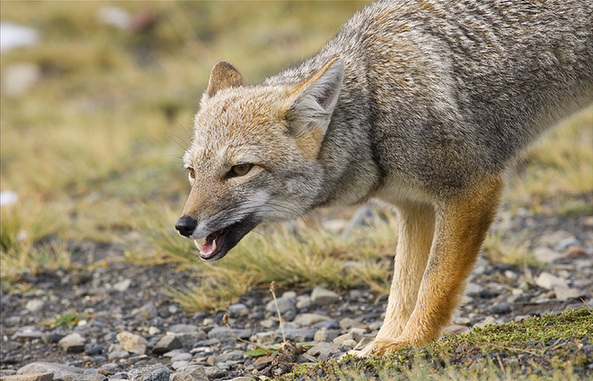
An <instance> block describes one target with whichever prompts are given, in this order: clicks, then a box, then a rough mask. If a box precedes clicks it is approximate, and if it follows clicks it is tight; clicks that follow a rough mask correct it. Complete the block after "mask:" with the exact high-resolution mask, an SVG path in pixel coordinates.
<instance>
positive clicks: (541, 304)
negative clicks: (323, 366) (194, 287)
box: [0, 213, 593, 381]
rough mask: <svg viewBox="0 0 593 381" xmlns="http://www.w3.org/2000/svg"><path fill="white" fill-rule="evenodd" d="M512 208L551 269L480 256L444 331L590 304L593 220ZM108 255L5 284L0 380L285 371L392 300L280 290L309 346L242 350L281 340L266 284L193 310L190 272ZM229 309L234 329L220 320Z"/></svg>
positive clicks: (342, 340)
mask: <svg viewBox="0 0 593 381" xmlns="http://www.w3.org/2000/svg"><path fill="white" fill-rule="evenodd" d="M521 214H525V215H523V216H521ZM506 217H507V216H506V215H505V213H501V218H499V221H498V222H497V224H496V225H495V227H494V231H497V230H501V231H509V232H512V237H515V239H516V238H517V237H521V239H522V240H525V241H526V242H529V244H530V245H529V247H530V250H532V251H533V252H534V253H535V256H536V258H537V260H538V261H540V262H541V263H543V264H544V266H537V267H534V266H527V265H525V266H520V267H517V266H511V265H502V264H496V263H490V262H489V261H488V260H486V259H485V257H484V256H481V257H480V259H479V261H478V263H477V266H476V268H475V270H474V272H473V275H472V276H471V278H470V282H469V284H468V287H467V292H466V296H465V298H464V300H463V303H462V305H461V307H460V308H459V311H458V312H457V313H456V314H455V316H454V319H453V325H452V326H451V327H449V329H448V330H449V331H452V332H464V331H467V330H469V329H471V328H472V327H474V326H481V325H484V324H492V323H502V322H508V321H513V320H520V319H523V318H526V317H530V316H533V315H539V314H543V313H558V312H561V311H563V310H565V309H567V308H571V307H581V306H583V302H584V303H586V304H588V305H591V302H592V300H593V299H592V298H593V291H592V290H593V217H591V216H580V217H570V218H568V217H567V218H560V217H542V216H537V215H527V213H519V216H516V215H515V216H513V217H512V218H506ZM506 236H511V235H510V234H507V235H505V237H506ZM505 240H506V238H503V243H504V242H505ZM80 250H81V251H83V252H84V251H85V250H99V251H101V252H102V254H104V256H107V257H108V259H109V258H112V257H113V256H118V255H121V253H120V251H119V250H118V249H117V248H116V247H109V246H107V247H101V248H97V247H86V248H84V247H83V248H81V249H80ZM118 253H119V254H118ZM230 256H232V253H231V254H230ZM108 263H110V264H109V265H108V266H106V267H99V268H97V269H95V270H92V271H84V270H74V271H71V272H67V271H56V272H54V273H47V274H39V275H36V276H32V275H27V276H24V277H22V278H21V279H20V280H18V281H17V282H14V283H11V284H10V292H5V290H3V291H2V294H1V307H2V319H1V326H0V329H1V334H2V341H1V344H2V349H1V356H2V357H1V369H0V374H1V376H2V377H3V379H5V380H7V381H10V380H12V381H25V380H29V381H31V380H32V381H51V380H52V379H53V380H60V379H62V380H68V381H73V380H83V381H94V380H105V378H109V379H110V380H116V379H134V380H137V379H142V380H158V381H160V380H162V381H167V380H169V379H171V380H172V381H180V380H184V381H185V380H187V381H200V380H218V379H235V380H241V379H250V377H253V376H258V375H266V376H274V375H278V374H281V373H283V372H286V371H288V370H289V369H290V365H291V364H292V363H315V362H318V361H321V360H325V359H328V358H333V357H339V356H341V355H342V354H343V353H345V352H347V351H348V350H350V349H352V348H353V347H354V346H356V345H357V343H359V342H360V341H361V340H362V341H365V340H369V339H370V338H371V337H373V336H374V334H376V332H377V331H378V329H379V327H380V325H381V321H382V317H383V316H382V314H383V311H384V307H385V305H386V301H387V298H386V297H385V296H383V297H378V296H377V295H375V294H373V293H372V292H370V291H369V290H368V289H367V288H364V287H362V288H358V289H353V290H350V291H347V292H344V293H335V292H333V291H331V290H327V289H325V288H324V287H323V285H319V287H316V288H313V289H299V290H278V291H277V293H278V294H279V298H278V301H277V302H278V307H279V309H280V311H281V313H282V316H283V319H284V320H285V323H284V333H285V335H286V338H287V339H288V341H289V342H298V343H303V342H306V343H309V344H310V345H308V346H306V348H305V350H306V352H303V350H302V349H301V348H300V347H295V346H294V345H285V346H284V347H283V349H282V351H281V352H282V354H283V356H277V357H274V358H272V357H267V356H263V357H253V356H250V355H249V354H246V352H248V351H251V350H254V349H257V346H256V345H254V344H253V343H257V344H259V345H260V346H265V347H268V346H270V345H272V344H279V343H281V342H282V333H281V330H280V329H279V324H278V321H277V319H276V307H275V305H274V302H273V300H272V297H271V294H270V293H269V292H267V291H265V292H263V291H262V292H258V291H253V292H250V293H248V294H246V295H243V296H242V297H241V298H240V300H239V301H238V303H236V304H233V305H231V306H230V307H229V308H228V310H227V311H220V312H217V313H214V314H207V313H198V314H195V315H193V316H188V315H187V314H185V313H184V312H183V311H182V310H181V309H180V307H179V305H178V304H176V303H175V302H174V301H173V300H172V299H171V297H169V296H168V295H167V294H166V289H167V288H168V287H176V286H181V285H183V284H186V283H187V282H188V281H189V280H190V279H191V278H192V277H193V276H195V274H192V273H190V272H187V271H178V270H176V269H175V268H174V267H173V266H164V265H163V266H135V265H131V264H128V263H125V262H121V261H111V260H110V261H108ZM225 313H228V315H229V321H228V323H229V325H230V326H231V327H232V328H233V334H231V332H230V331H229V330H228V328H227V327H226V325H225V323H224V321H223V317H224V315H225ZM69 314H70V315H69ZM75 315H76V316H77V317H78V321H76V320H75V319H74V316H75ZM57 317H60V319H57ZM69 322H70V323H72V324H73V325H72V324H68V323H69ZM59 323H62V325H60V324H59ZM239 339H240V340H241V341H240V340H239ZM32 369H33V370H35V372H36V373H31V372H33V371H32ZM246 377H249V378H246Z"/></svg>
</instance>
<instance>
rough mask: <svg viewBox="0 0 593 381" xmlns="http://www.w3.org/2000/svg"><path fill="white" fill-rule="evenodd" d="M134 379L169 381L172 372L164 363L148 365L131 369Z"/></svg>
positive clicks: (131, 375)
mask: <svg viewBox="0 0 593 381" xmlns="http://www.w3.org/2000/svg"><path fill="white" fill-rule="evenodd" d="M129 373H130V380H133V381H169V377H170V375H171V372H170V371H169V368H167V367H166V366H165V365H162V364H156V365H148V366H143V367H138V368H135V369H132V370H130V372H129Z"/></svg>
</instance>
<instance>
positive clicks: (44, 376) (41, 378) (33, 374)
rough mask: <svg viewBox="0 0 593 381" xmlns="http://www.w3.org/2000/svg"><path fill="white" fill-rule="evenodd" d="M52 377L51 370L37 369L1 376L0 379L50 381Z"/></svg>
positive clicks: (10, 380) (3, 380) (6, 380)
mask: <svg viewBox="0 0 593 381" xmlns="http://www.w3.org/2000/svg"><path fill="white" fill-rule="evenodd" d="M53 379H54V374H53V373H52V372H40V371H37V370H32V371H30V372H27V373H23V374H15V375H11V376H3V377H2V381H52V380H53Z"/></svg>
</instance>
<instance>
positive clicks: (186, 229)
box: [175, 216, 198, 237]
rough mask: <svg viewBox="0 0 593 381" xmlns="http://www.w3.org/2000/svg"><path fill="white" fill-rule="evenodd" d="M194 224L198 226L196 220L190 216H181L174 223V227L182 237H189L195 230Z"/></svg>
mask: <svg viewBox="0 0 593 381" xmlns="http://www.w3.org/2000/svg"><path fill="white" fill-rule="evenodd" d="M196 226H198V221H196V220H194V219H193V218H191V217H188V216H183V217H181V218H180V219H179V220H177V222H176V223H175V229H177V231H178V232H179V234H181V235H182V236H184V237H189V236H190V235H192V233H193V232H194V230H196Z"/></svg>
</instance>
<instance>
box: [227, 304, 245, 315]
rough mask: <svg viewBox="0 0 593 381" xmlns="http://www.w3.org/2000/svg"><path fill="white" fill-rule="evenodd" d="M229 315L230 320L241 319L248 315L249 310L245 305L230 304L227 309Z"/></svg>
mask: <svg viewBox="0 0 593 381" xmlns="http://www.w3.org/2000/svg"><path fill="white" fill-rule="evenodd" d="M228 311H229V315H230V317H232V318H237V317H243V316H247V315H248V314H249V310H248V309H247V306H246V305H245V304H240V303H239V304H231V305H230V306H229V308H228Z"/></svg>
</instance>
